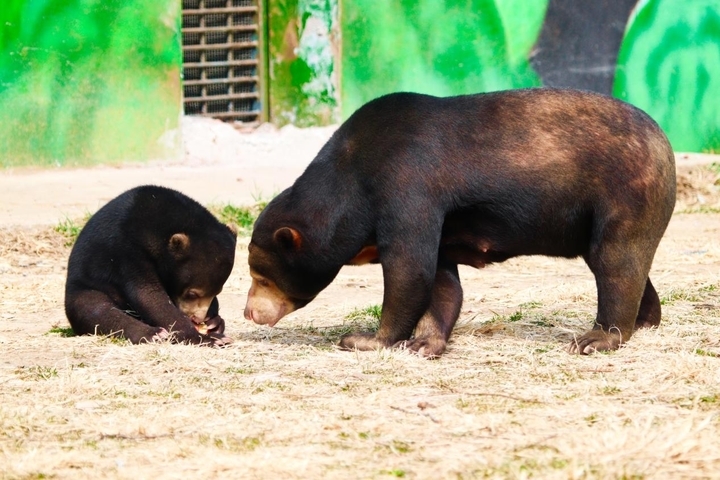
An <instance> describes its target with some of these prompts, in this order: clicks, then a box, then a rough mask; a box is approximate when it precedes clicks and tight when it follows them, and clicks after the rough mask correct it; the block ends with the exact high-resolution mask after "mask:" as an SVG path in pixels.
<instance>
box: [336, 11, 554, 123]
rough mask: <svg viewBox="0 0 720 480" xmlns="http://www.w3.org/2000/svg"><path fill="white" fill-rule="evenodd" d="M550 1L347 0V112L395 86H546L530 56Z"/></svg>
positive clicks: (453, 90)
mask: <svg viewBox="0 0 720 480" xmlns="http://www.w3.org/2000/svg"><path fill="white" fill-rule="evenodd" d="M546 7H547V0H446V1H438V0H389V1H383V2H379V1H376V0H346V1H344V2H343V4H342V20H341V24H342V36H343V37H342V116H343V118H347V117H348V116H349V115H350V114H351V113H352V112H353V111H355V110H356V109H357V108H358V107H359V106H360V105H362V104H363V103H365V102H367V101H369V100H371V99H373V98H375V97H377V96H379V95H382V94H385V93H389V92H393V91H415V92H422V93H429V94H433V95H440V96H446V95H458V94H463V93H476V92H486V91H492V90H501V89H507V88H519V87H529V86H537V85H540V80H539V78H538V76H537V75H536V74H535V72H534V71H533V70H532V68H530V65H529V63H528V58H529V55H530V51H531V49H532V46H533V44H534V43H535V39H536V38H537V36H538V34H539V32H540V28H541V26H542V21H543V17H544V14H545V8H546Z"/></svg>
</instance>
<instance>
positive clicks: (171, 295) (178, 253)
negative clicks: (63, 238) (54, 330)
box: [65, 185, 237, 345]
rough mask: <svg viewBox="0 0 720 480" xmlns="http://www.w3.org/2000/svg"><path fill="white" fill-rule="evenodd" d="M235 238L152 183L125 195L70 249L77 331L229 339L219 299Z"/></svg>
mask: <svg viewBox="0 0 720 480" xmlns="http://www.w3.org/2000/svg"><path fill="white" fill-rule="evenodd" d="M236 240H237V235H236V232H234V231H233V230H232V229H231V228H230V227H228V226H226V225H223V224H222V223H220V222H219V221H218V220H217V219H216V218H215V217H214V216H213V215H212V214H211V213H210V212H209V211H207V210H206V209H205V208H204V207H203V206H202V205H200V204H199V203H197V202H196V201H195V200H193V199H191V198H189V197H187V196H185V195H183V194H182V193H180V192H177V191H175V190H172V189H169V188H164V187H158V186H151V185H147V186H141V187H136V188H133V189H131V190H128V191H127V192H125V193H122V194H121V195H119V196H118V197H116V198H114V199H113V200H111V201H110V202H108V203H107V204H106V205H105V206H103V207H102V208H101V209H100V210H98V212H97V213H95V214H94V215H93V216H92V217H91V218H90V220H89V221H88V222H87V224H86V225H85V227H84V228H83V229H82V230H81V232H80V235H79V236H78V238H77V242H76V243H75V245H74V247H73V249H72V252H71V253H70V259H69V261H68V271H67V283H66V286H65V313H66V314H67V318H68V320H69V321H70V325H71V326H72V328H73V331H74V332H75V333H77V334H79V335H85V334H101V335H114V336H119V337H122V338H126V339H128V340H130V341H131V342H132V343H140V342H150V341H154V340H161V339H164V338H167V337H168V336H171V339H172V340H173V341H177V342H188V343H196V344H209V345H225V344H227V343H230V339H229V338H228V337H226V336H224V331H225V321H224V320H223V319H222V317H220V315H219V312H218V310H219V305H218V301H217V298H216V297H217V295H218V294H219V293H220V291H221V290H222V287H223V285H224V284H225V281H226V280H227V279H228V277H229V276H230V272H231V270H232V268H233V263H234V261H235V244H236Z"/></svg>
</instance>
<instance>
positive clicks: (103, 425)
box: [0, 119, 720, 478]
mask: <svg viewBox="0 0 720 480" xmlns="http://www.w3.org/2000/svg"><path fill="white" fill-rule="evenodd" d="M184 129H185V132H186V135H185V138H186V145H185V147H184V148H185V153H184V156H183V159H182V160H181V161H178V162H157V163H153V164H150V165H143V166H139V165H129V166H121V167H98V168H92V169H57V170H16V171H6V172H0V296H1V298H2V306H3V308H2V312H0V346H2V347H1V348H2V351H3V355H2V357H1V359H0V478H100V477H103V478H132V477H134V478H148V477H151V476H157V477H160V478H188V477H190V478H196V477H198V478H199V477H219V476H227V477H229V478H278V477H280V476H282V477H284V478H340V477H342V478H348V477H349V478H387V477H409V478H431V477H432V478H447V477H454V478H455V477H457V478H527V477H529V476H536V477H538V476H539V477H542V478H617V477H621V476H623V477H625V478H644V477H656V478H660V477H668V476H670V477H674V478H709V477H712V476H715V475H717V472H718V471H720V456H719V455H718V454H717V452H718V451H720V440H719V439H720V436H718V435H717V433H718V432H719V431H720V414H719V413H718V409H717V406H718V404H720V390H719V389H718V385H720V373H719V372H720V368H718V364H717V362H718V358H719V357H720V333H719V331H718V326H719V325H720V213H717V207H718V206H720V191H719V190H720V188H719V187H718V184H716V182H717V175H715V173H713V171H712V170H708V169H707V168H705V167H706V166H707V165H708V164H710V163H711V162H713V161H718V159H717V158H713V157H707V156H698V155H680V156H678V163H679V165H680V166H679V170H680V171H681V177H680V182H679V192H680V195H679V197H680V198H681V201H680V202H679V204H678V212H677V213H676V215H675V216H674V218H673V219H672V221H671V223H670V226H669V229H668V232H667V234H666V237H665V239H664V240H663V242H662V244H661V246H660V249H659V250H658V253H657V256H656V260H655V264H654V268H653V271H652V273H651V278H652V279H653V281H654V283H655V285H656V287H657V290H658V292H659V294H660V296H661V297H662V298H663V302H664V307H663V308H664V324H663V326H662V327H661V328H660V329H657V330H653V331H647V332H639V333H638V334H636V335H635V337H633V340H632V341H631V342H630V344H629V345H628V347H627V348H624V349H622V350H621V351H619V352H615V353H610V354H607V355H596V356H592V357H571V356H568V355H567V354H565V353H564V346H565V344H566V343H567V342H568V341H569V340H570V339H571V338H572V336H573V335H574V334H579V333H582V332H583V331H584V330H585V329H587V328H589V327H590V325H591V322H592V317H593V315H594V308H595V287H594V281H593V278H592V275H591V274H590V273H589V271H588V270H587V268H586V267H585V265H584V264H583V263H582V262H581V261H567V260H554V259H547V258H540V257H537V258H521V259H513V260H511V261H508V262H506V263H504V264H502V265H496V266H492V267H490V268H487V269H483V270H473V269H470V268H463V269H462V271H461V276H462V281H463V285H464V287H465V303H464V306H463V311H462V314H461V320H460V323H459V325H458V327H457V328H456V332H455V334H454V337H453V341H452V343H451V344H450V348H449V351H448V353H447V355H446V356H445V357H443V359H441V360H439V361H435V362H430V361H425V360H422V359H419V358H417V357H414V356H411V355H409V354H407V353H405V352H398V351H389V352H380V353H366V354H352V353H348V352H340V351H338V350H336V349H335V347H334V345H335V343H336V342H337V339H338V338H339V335H340V334H341V333H342V332H343V331H346V330H347V328H361V327H362V326H363V325H364V324H367V323H368V322H371V320H368V319H365V320H362V319H361V320H359V321H358V322H357V325H356V326H355V327H353V326H352V325H350V326H349V327H348V323H350V324H352V321H350V320H348V317H347V315H348V314H349V313H351V312H353V310H354V309H356V308H363V307H367V306H369V305H375V304H380V303H381V301H382V276H381V272H380V269H379V267H377V266H362V267H347V268H344V269H343V270H342V271H341V273H340V275H339V276H338V278H337V279H336V280H335V282H334V283H333V284H332V285H331V286H330V287H329V288H328V289H327V290H326V291H324V292H323V293H322V294H321V295H320V296H319V297H318V298H317V299H316V300H315V301H314V302H312V303H311V304H310V305H308V306H307V307H306V308H304V309H302V310H300V311H298V312H296V313H295V314H293V315H292V316H290V317H288V318H285V319H283V320H282V321H281V322H280V324H279V325H278V327H276V328H274V329H268V328H264V327H258V326H255V325H253V324H251V323H250V322H247V321H245V320H244V319H243V317H242V310H243V307H244V303H245V295H246V292H247V288H248V286H249V277H248V275H247V271H246V270H247V269H246V265H247V250H246V243H247V239H244V240H241V241H240V245H239V247H238V257H237V260H236V265H235V269H234V271H233V274H232V275H231V277H230V279H229V280H228V283H227V284H226V287H225V289H224V291H223V293H222V295H221V298H220V302H221V312H222V315H223V317H224V318H226V320H227V321H228V332H227V333H228V334H229V335H230V336H231V337H233V338H234V339H235V343H234V344H233V345H232V346H231V347H229V348H226V349H206V348H198V347H192V346H182V345H167V344H158V345H141V346H129V345H126V344H122V343H117V342H112V341H110V340H107V339H101V338H92V337H64V336H62V335H61V334H58V333H52V332H56V330H53V328H54V327H57V326H59V327H66V326H67V322H66V320H65V317H64V313H63V308H62V294H63V288H64V279H65V263H66V261H67V256H68V254H69V248H68V247H66V246H64V245H63V238H62V237H60V236H59V235H58V234H57V233H55V232H54V231H53V230H52V226H54V225H56V224H57V223H58V222H60V221H61V220H62V219H63V218H65V217H66V216H67V217H69V218H77V217H81V216H82V215H83V214H85V213H87V212H90V213H91V212H93V211H95V210H97V208H98V207H99V206H101V205H102V204H104V203H105V202H106V201H107V200H109V199H110V198H112V197H114V196H115V195H117V194H118V193H120V192H122V191H124V190H125V189H127V188H130V187H132V186H135V185H139V184H144V183H155V184H161V185H166V186H169V187H173V188H177V189H179V190H181V191H183V192H185V193H187V194H188V195H190V196H193V197H194V198H196V199H198V200H199V201H200V202H202V203H204V204H209V203H224V202H231V203H233V204H236V205H242V204H249V203H252V202H253V201H254V199H256V198H258V197H266V198H267V197H269V196H270V195H272V194H273V193H276V192H278V191H280V190H281V189H282V188H284V187H286V186H288V185H290V184H291V182H292V181H293V180H294V179H295V178H296V177H297V175H299V174H300V172H302V170H303V169H304V167H305V166H306V165H307V163H308V162H309V161H310V160H311V159H312V158H313V156H314V155H315V153H316V152H317V151H318V150H319V148H320V147H321V146H322V144H323V143H324V141H325V140H326V139H327V138H328V137H329V136H330V134H331V133H332V131H333V129H332V128H325V129H310V130H297V129H294V128H286V129H284V130H281V131H274V130H272V129H270V128H261V129H260V131H258V132H256V133H254V134H252V135H240V134H238V133H237V132H235V131H234V130H232V129H231V128H229V127H227V126H226V125H224V124H218V123H215V122H212V121H206V120H195V119H189V120H187V123H186V124H185V125H184ZM713 175H715V176H713ZM688 212H700V213H688Z"/></svg>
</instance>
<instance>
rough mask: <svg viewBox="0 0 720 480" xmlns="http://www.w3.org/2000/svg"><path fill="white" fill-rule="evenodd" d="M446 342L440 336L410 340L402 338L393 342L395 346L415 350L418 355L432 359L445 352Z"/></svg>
mask: <svg viewBox="0 0 720 480" xmlns="http://www.w3.org/2000/svg"><path fill="white" fill-rule="evenodd" d="M446 346H447V342H446V341H445V340H444V339H442V338H434V337H418V338H411V339H410V340H402V341H400V342H398V343H396V344H395V347H396V348H402V349H406V350H410V351H411V352H415V353H417V354H418V355H420V356H422V357H425V358H429V359H433V358H439V357H440V356H441V355H442V354H443V353H445V347H446Z"/></svg>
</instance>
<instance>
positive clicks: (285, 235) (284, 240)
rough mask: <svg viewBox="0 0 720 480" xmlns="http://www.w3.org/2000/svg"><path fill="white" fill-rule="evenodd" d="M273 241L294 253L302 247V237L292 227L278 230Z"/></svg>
mask: <svg viewBox="0 0 720 480" xmlns="http://www.w3.org/2000/svg"><path fill="white" fill-rule="evenodd" d="M273 239H275V242H277V243H279V244H280V245H281V246H282V247H283V248H285V249H286V250H291V251H293V252H297V251H298V250H300V247H302V236H301V235H300V232H298V231H297V230H295V229H294V228H292V227H282V228H278V229H277V230H275V233H274V234H273Z"/></svg>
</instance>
